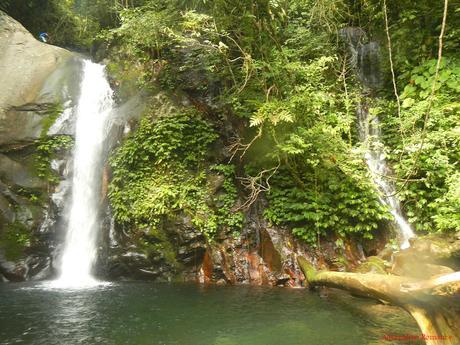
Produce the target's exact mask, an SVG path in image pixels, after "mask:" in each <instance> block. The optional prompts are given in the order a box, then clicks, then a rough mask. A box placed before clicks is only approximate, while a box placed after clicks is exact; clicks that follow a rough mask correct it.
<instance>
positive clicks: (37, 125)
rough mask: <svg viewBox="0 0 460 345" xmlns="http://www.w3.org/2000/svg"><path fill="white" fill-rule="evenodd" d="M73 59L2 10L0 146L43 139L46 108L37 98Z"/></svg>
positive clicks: (0, 38)
mask: <svg viewBox="0 0 460 345" xmlns="http://www.w3.org/2000/svg"><path fill="white" fill-rule="evenodd" d="M70 56H71V53H70V52H68V51H67V50H65V49H61V48H58V47H54V46H51V45H48V44H44V43H41V42H39V41H38V40H36V39H35V38H34V37H33V36H32V35H31V34H30V33H29V32H28V31H27V30H26V29H25V28H24V27H23V26H22V25H21V24H20V23H18V22H17V21H15V20H14V19H12V18H11V17H9V16H7V15H6V14H4V13H3V12H1V11H0V85H1V87H0V146H3V145H5V144H11V143H18V142H19V143H20V142H24V141H30V140H34V139H37V138H38V137H39V136H40V134H41V120H42V118H41V116H40V111H41V110H43V107H41V106H40V105H39V104H40V102H39V101H38V100H37V97H38V95H39V93H40V91H41V89H42V86H43V85H44V83H45V81H46V79H47V78H48V77H49V76H50V75H51V73H52V72H53V71H55V70H56V68H57V67H58V66H59V65H60V64H61V63H62V62H64V61H65V60H66V59H67V58H69V57H70ZM37 101H38V102H37Z"/></svg>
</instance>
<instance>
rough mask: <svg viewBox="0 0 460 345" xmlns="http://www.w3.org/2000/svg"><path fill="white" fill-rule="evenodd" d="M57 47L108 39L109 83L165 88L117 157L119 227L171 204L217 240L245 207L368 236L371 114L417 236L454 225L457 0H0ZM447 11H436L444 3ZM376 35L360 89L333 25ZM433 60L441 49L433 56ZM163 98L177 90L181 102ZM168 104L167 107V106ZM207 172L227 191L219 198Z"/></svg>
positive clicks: (301, 224) (153, 219)
mask: <svg viewBox="0 0 460 345" xmlns="http://www.w3.org/2000/svg"><path fill="white" fill-rule="evenodd" d="M0 7H1V8H2V9H3V10H5V11H6V12H7V13H9V14H11V15H12V16H13V17H15V18H16V19H18V20H20V21H21V22H22V23H23V24H24V25H25V26H26V27H27V28H28V29H29V30H30V31H31V32H33V33H38V32H39V31H48V32H49V33H50V36H51V38H52V43H53V44H57V45H62V46H71V47H75V48H79V49H83V50H87V51H90V50H91V49H92V48H93V50H95V49H96V48H97V47H99V49H101V48H100V47H104V51H105V54H106V56H107V58H108V60H109V70H110V72H111V74H112V75H113V76H114V78H115V79H117V83H118V84H120V85H121V88H122V89H123V85H128V84H130V83H132V81H133V80H135V82H136V85H137V86H138V87H139V88H143V89H148V90H151V91H152V92H153V93H157V92H159V91H161V92H162V93H164V94H165V95H168V97H167V98H168V99H169V100H166V101H163V103H162V104H161V107H160V106H158V102H156V103H155V104H152V106H151V107H150V108H149V109H147V110H146V112H145V114H144V115H143V118H142V120H141V121H140V123H139V124H138V128H137V130H135V131H133V132H132V134H130V135H129V136H128V138H127V139H126V140H125V141H124V143H123V144H122V146H121V147H120V148H119V149H118V150H117V151H116V152H115V153H114V154H113V157H112V159H111V162H110V164H111V167H112V170H113V180H112V183H111V186H110V192H109V193H110V200H111V203H112V207H113V210H114V214H115V216H116V218H117V221H118V222H120V223H123V224H127V225H129V226H132V227H140V228H142V227H155V226H157V225H159V224H160V223H161V222H165V221H167V220H168V219H169V218H171V217H174V216H175V215H177V214H178V213H185V214H187V215H189V216H190V217H191V218H192V222H193V224H194V225H195V226H196V227H197V228H198V229H200V230H201V231H202V232H203V233H204V234H206V236H207V237H208V238H209V239H210V240H212V238H213V237H214V236H216V234H218V233H219V232H221V231H223V232H226V233H233V234H235V235H237V234H238V232H239V231H240V229H241V227H242V224H243V223H244V215H245V211H246V210H247V209H248V208H250V207H251V205H252V206H253V205H254V202H255V201H256V200H258V199H261V198H264V199H266V200H267V206H266V207H265V209H264V210H263V212H264V216H265V218H266V219H267V220H268V221H269V222H271V223H273V224H276V225H281V226H286V227H287V228H289V229H291V230H292V232H293V233H294V234H295V235H296V236H298V237H299V238H302V239H304V240H305V241H308V242H310V243H312V244H314V243H315V242H316V241H317V240H318V238H319V237H326V236H332V237H334V238H336V237H338V238H341V237H344V236H358V237H367V238H369V237H372V235H373V233H374V232H375V231H376V229H378V228H379V227H380V226H381V225H382V222H383V221H384V220H385V219H391V215H390V214H389V212H388V210H387V209H386V208H385V207H384V206H382V204H381V203H380V202H379V198H378V192H377V191H376V188H375V187H374V185H373V183H372V181H371V178H370V174H369V172H368V170H367V166H366V164H365V161H364V159H363V156H364V152H365V150H366V148H365V147H364V145H363V144H362V143H361V142H360V140H359V138H358V134H357V129H356V112H357V108H358V107H359V106H361V105H363V104H366V106H367V107H369V111H370V113H371V114H373V115H375V116H377V115H378V116H379V119H380V122H381V126H382V133H383V135H384V141H385V152H386V155H387V160H388V162H389V164H390V165H391V166H392V168H393V174H391V176H386V178H388V179H390V180H391V181H393V182H394V183H395V184H396V190H397V194H398V197H399V199H400V200H401V202H402V207H403V211H404V212H405V214H406V215H407V217H408V219H409V221H410V222H411V223H412V224H413V226H414V228H415V229H416V230H417V231H419V232H420V233H426V232H454V231H460V169H459V158H460V102H459V96H460V59H459V56H458V52H459V48H460V46H459V45H460V3H459V2H458V1H452V0H451V1H449V2H447V1H446V2H444V1H432V0H421V1H409V0H400V1H397V2H396V1H388V2H385V1H384V0H383V1H382V0H359V1H352V0H255V1H246V0H235V1H226V0H214V1H209V0H196V1H193V0H189V1H187V0H150V1H149V0H122V1H116V0H97V1H89V0H65V1H63V0H36V1H32V0H21V1H19V0H14V1H8V0H2V1H0ZM445 10H446V11H445ZM346 27H359V28H361V29H362V30H363V32H365V34H363V35H362V37H361V40H362V42H361V43H365V42H368V41H376V42H378V43H379V44H380V47H381V48H380V53H381V54H380V55H381V61H380V64H381V66H380V75H381V79H382V82H381V83H380V84H379V86H378V87H376V88H375V89H372V90H367V89H365V88H364V87H363V86H362V85H361V83H360V82H359V80H358V78H357V76H356V69H355V66H354V65H353V63H352V61H351V59H350V58H349V56H348V53H347V49H346V45H345V44H344V42H343V41H342V40H341V37H340V35H339V30H340V29H342V28H346ZM439 58H441V59H439ZM174 99H187V100H188V101H187V102H183V101H178V102H174ZM166 109H167V110H166ZM216 178H221V179H222V181H223V182H222V185H221V187H219V191H218V192H217V193H216V191H215V188H214V185H215V180H216Z"/></svg>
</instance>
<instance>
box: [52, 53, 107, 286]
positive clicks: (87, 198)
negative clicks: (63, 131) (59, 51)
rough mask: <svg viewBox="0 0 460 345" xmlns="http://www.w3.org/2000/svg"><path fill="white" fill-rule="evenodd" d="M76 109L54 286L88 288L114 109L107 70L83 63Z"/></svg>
mask: <svg viewBox="0 0 460 345" xmlns="http://www.w3.org/2000/svg"><path fill="white" fill-rule="evenodd" d="M80 92H81V94H80V97H79V100H78V104H77V108H76V130H75V148H74V157H73V177H72V196H71V201H70V210H69V219H68V225H67V235H66V239H65V244H64V249H63V253H62V259H61V266H60V276H59V278H58V280H57V281H56V282H55V285H57V286H60V287H72V288H75V287H85V286H91V285H94V284H95V283H97V281H96V280H95V278H94V277H93V276H92V274H91V271H92V267H93V264H94V261H95V258H96V254H97V253H96V252H97V238H98V232H99V228H100V222H99V219H98V213H99V207H100V203H101V179H102V169H103V164H104V158H103V157H104V150H103V149H104V141H105V138H106V136H107V133H108V126H109V121H108V119H109V117H110V115H111V113H112V108H113V105H114V101H113V91H112V89H111V88H110V85H109V83H108V81H107V79H106V76H105V67H104V66H103V65H99V64H96V63H93V62H91V61H89V60H84V61H83V78H82V81H81V87H80Z"/></svg>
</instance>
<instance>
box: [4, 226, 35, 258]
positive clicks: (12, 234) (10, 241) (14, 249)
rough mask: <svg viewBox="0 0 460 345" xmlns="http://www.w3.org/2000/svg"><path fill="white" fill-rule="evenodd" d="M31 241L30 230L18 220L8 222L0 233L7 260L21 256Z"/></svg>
mask: <svg viewBox="0 0 460 345" xmlns="http://www.w3.org/2000/svg"><path fill="white" fill-rule="evenodd" d="M30 243H31V233H30V230H29V229H28V228H27V227H26V226H25V225H24V224H22V223H20V222H17V221H16V222H14V223H10V224H7V225H6V226H5V227H4V231H3V233H2V234H1V235H0V247H1V248H2V249H3V250H4V252H5V257H6V259H7V260H12V261H14V260H17V259H19V258H21V257H22V255H23V254H24V250H25V248H27V247H28V246H29V245H30Z"/></svg>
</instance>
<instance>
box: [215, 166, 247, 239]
mask: <svg viewBox="0 0 460 345" xmlns="http://www.w3.org/2000/svg"><path fill="white" fill-rule="evenodd" d="M211 171H213V172H217V173H219V174H222V176H223V178H224V181H223V183H222V188H221V189H222V190H221V192H220V193H218V194H217V195H213V205H214V206H215V209H216V210H215V214H216V218H217V219H216V220H217V224H219V225H222V226H225V227H226V228H227V229H229V230H232V231H233V233H234V235H237V234H239V231H240V230H241V228H242V227H243V221H244V214H243V212H241V211H236V210H235V209H234V208H235V205H236V203H237V201H238V190H237V188H236V186H235V185H236V182H235V166H233V165H226V164H218V165H214V166H212V167H211Z"/></svg>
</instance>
